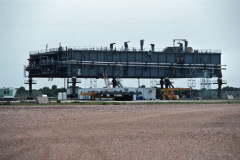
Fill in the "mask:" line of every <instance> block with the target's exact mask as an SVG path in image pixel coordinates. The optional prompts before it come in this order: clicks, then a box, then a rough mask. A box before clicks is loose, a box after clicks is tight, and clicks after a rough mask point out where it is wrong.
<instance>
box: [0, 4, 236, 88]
mask: <svg viewBox="0 0 240 160" xmlns="http://www.w3.org/2000/svg"><path fill="white" fill-rule="evenodd" d="M239 15H240V1H239V0H67V1H66V0H0V75H1V79H0V88H1V87H20V86H25V87H27V86H26V85H24V84H23V82H24V78H23V65H24V64H25V65H26V64H27V63H28V61H27V59H28V57H29V51H32V50H40V49H44V48H45V45H46V44H48V46H49V48H55V47H58V44H59V42H61V43H62V45H63V46H108V45H109V43H111V42H116V43H117V47H121V46H122V44H123V42H124V41H127V40H129V41H131V43H130V44H129V45H130V47H139V40H140V39H145V40H146V41H145V47H146V48H148V47H149V46H148V44H150V43H155V44H156V48H165V47H167V46H171V45H172V40H173V39H174V38H186V39H188V41H189V45H190V46H192V47H193V48H194V49H221V50H222V52H223V54H222V64H226V65H227V70H226V71H223V79H226V80H227V81H228V85H229V86H235V87H240V74H239V73H240V72H239V68H240V65H239V63H240V62H239V60H240V53H239V52H238V50H239V49H238V48H239V43H240V18H239ZM36 80H37V81H38V84H37V85H35V86H34V88H39V87H43V86H52V85H53V84H57V85H58V86H59V87H61V86H63V80H54V81H53V82H48V81H47V79H36ZM83 82H84V80H83ZM136 82H137V81H136V80H135V81H134V80H132V81H128V80H124V85H127V86H129V87H130V86H133V87H136V86H137V85H136ZM99 83H100V86H101V84H102V85H103V83H102V82H99ZM142 83H146V84H147V85H148V83H149V81H146V82H144V81H142ZM128 84H130V85H128ZM176 84H177V85H178V86H181V87H185V86H186V84H187V80H180V81H177V82H176ZM80 86H81V87H85V84H84V83H83V84H80ZM87 87H88V86H87Z"/></svg>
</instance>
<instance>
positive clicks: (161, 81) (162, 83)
mask: <svg viewBox="0 0 240 160" xmlns="http://www.w3.org/2000/svg"><path fill="white" fill-rule="evenodd" d="M160 86H161V89H163V88H164V80H163V79H162V78H161V80H160Z"/></svg>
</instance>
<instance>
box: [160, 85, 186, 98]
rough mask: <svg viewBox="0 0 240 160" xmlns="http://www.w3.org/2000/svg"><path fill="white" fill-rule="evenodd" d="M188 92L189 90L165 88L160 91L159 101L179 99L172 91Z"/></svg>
mask: <svg viewBox="0 0 240 160" xmlns="http://www.w3.org/2000/svg"><path fill="white" fill-rule="evenodd" d="M183 90H190V88H165V89H161V90H160V91H161V94H160V99H161V100H163V99H164V100H177V99H179V96H178V95H175V94H174V91H183Z"/></svg>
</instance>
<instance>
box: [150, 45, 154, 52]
mask: <svg viewBox="0 0 240 160" xmlns="http://www.w3.org/2000/svg"><path fill="white" fill-rule="evenodd" d="M150 45H151V50H152V52H154V51H155V44H150Z"/></svg>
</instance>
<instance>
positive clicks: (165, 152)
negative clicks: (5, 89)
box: [0, 104, 240, 160]
mask: <svg viewBox="0 0 240 160" xmlns="http://www.w3.org/2000/svg"><path fill="white" fill-rule="evenodd" d="M0 159H1V160H5V159H6V160H8V159H13V160H14V159H23V160H28V159H30V160H33V159H34V160H38V159H44V160H45V159H51V160H54V159H55V160H61V159H83V160H93V159H97V160H112V159H116V160H161V159H163V160H166V159H172V160H175V159H183V160H186V159H223V160H227V159H236V160H237V159H240V104H187V105H186V104H177V105H176V104H172V105H163V104H161V105H147V104H138V105H90V106H87V105H81V106H77V105H74V106H70V105H66V106H63V105H61V106H51V105H49V106H0Z"/></svg>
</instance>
